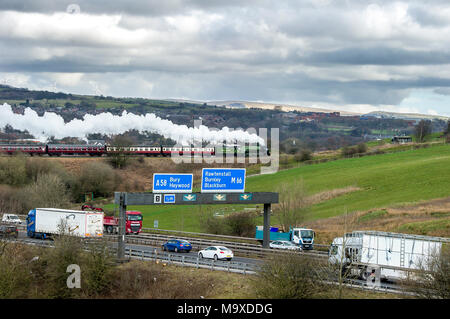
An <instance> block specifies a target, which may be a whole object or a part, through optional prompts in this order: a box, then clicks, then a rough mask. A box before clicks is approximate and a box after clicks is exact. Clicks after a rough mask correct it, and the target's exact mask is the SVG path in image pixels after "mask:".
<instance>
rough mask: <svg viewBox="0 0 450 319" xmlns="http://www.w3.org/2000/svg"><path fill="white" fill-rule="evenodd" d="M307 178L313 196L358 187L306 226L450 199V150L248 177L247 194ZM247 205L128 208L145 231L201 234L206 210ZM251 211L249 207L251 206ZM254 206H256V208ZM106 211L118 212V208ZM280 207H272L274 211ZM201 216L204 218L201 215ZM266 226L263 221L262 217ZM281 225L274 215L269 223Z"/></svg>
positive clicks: (316, 209) (315, 213)
mask: <svg viewBox="0 0 450 319" xmlns="http://www.w3.org/2000/svg"><path fill="white" fill-rule="evenodd" d="M299 179H303V182H304V184H305V186H306V189H307V191H308V194H309V195H313V194H317V193H319V192H325V191H331V190H335V189H342V188H346V187H354V188H357V190H356V191H353V192H349V193H346V194H344V195H341V196H338V197H335V198H333V199H331V200H326V201H323V202H320V203H317V204H315V205H313V206H312V209H311V212H310V213H309V214H308V215H307V216H305V218H306V221H310V222H312V221H315V220H319V219H325V218H330V217H334V216H340V215H343V214H345V213H349V214H350V213H355V212H364V211H368V210H373V209H381V208H386V207H390V206H395V205H409V204H411V205H412V204H414V203H419V202H423V201H427V200H431V199H434V198H445V197H448V196H450V145H437V146H433V147H429V148H423V149H418V150H408V151H404V152H399V153H392V154H382V155H376V156H367V157H362V158H350V159H341V160H337V161H332V162H327V163H321V164H314V165H305V166H301V167H298V168H294V169H289V170H283V171H279V172H278V173H276V174H272V175H259V176H252V177H248V178H247V181H246V191H247V192H263V191H277V187H278V185H280V184H281V183H293V182H294V181H295V180H299ZM243 207H245V206H233V207H230V206H229V207H223V206H216V205H210V206H207V205H205V206H202V207H195V206H129V207H128V209H130V210H131V209H135V210H140V211H141V212H142V213H143V214H144V227H150V228H151V227H153V222H154V220H158V222H159V228H161V229H171V230H184V231H194V232H201V231H202V229H201V227H200V218H202V216H203V215H202V214H204V212H205V211H208V210H212V211H213V212H224V213H225V214H226V213H229V212H232V211H233V209H234V210H235V211H238V210H242V209H243ZM247 207H248V206H247ZM252 207H254V206H252ZM106 208H108V209H114V205H112V204H110V205H107V206H106ZM275 208H276V207H274V209H275ZM257 209H258V210H262V207H261V206H260V207H257ZM202 212H203V213H202ZM260 219H261V223H262V217H260ZM276 223H277V219H276V214H274V215H272V217H271V224H272V225H275V224H276Z"/></svg>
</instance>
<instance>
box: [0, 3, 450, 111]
mask: <svg viewBox="0 0 450 319" xmlns="http://www.w3.org/2000/svg"><path fill="white" fill-rule="evenodd" d="M0 84H9V85H13V86H19V87H27V88H30V89H45V90H50V91H62V92H68V93H80V94H103V95H112V96H132V97H148V98H184V99H193V100H202V101H211V100H249V101H264V102H277V103H286V104H297V105H302V106H314V107H326V108H332V109H341V110H348V111H359V112H370V111H374V110H388V111H396V112H416V113H417V112H420V113H424V114H440V115H447V116H450V1H448V0H409V1H406V0H405V1H390V0H373V1H365V0H303V1H302V0H297V1H294V0H283V1H273V0H247V1H245V0H164V1H161V0H134V1H128V0H114V1H110V0H98V1H96V0H69V1H61V0H56V1H55V0H0Z"/></svg>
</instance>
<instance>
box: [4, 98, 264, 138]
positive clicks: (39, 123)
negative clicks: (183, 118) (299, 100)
mask: <svg viewBox="0 0 450 319" xmlns="http://www.w3.org/2000/svg"><path fill="white" fill-rule="evenodd" d="M6 125H11V126H12V127H13V128H15V129H18V130H27V131H28V132H29V133H30V134H32V135H33V136H34V137H35V138H37V139H39V140H40V141H42V142H45V141H46V140H47V138H49V137H51V136H54V137H55V138H58V139H61V138H64V137H77V138H81V139H85V138H86V136H87V135H88V134H91V133H101V134H106V135H111V134H121V133H124V132H126V131H128V130H131V129H135V130H138V131H140V132H144V131H148V132H151V133H158V134H160V135H162V136H164V137H165V138H171V139H173V140H175V141H176V142H177V143H180V144H190V143H191V142H192V141H194V142H201V141H202V140H203V141H206V142H210V143H222V141H224V140H226V141H227V142H228V143H230V142H234V141H235V140H236V141H237V142H249V143H256V142H259V143H260V144H261V145H263V144H264V140H263V139H262V138H261V137H259V136H258V135H256V134H251V133H249V132H246V131H243V130H231V129H229V128H228V127H224V128H222V129H221V130H210V129H209V128H208V127H206V126H204V125H200V126H199V127H188V126H187V125H178V124H174V123H172V122H171V121H169V120H164V119H161V118H160V117H157V116H156V115H155V114H151V113H147V114H145V115H136V114H132V113H128V112H127V111H123V113H122V115H121V116H118V115H113V114H111V113H101V114H98V115H91V114H86V115H85V116H84V117H83V119H82V120H79V119H74V120H72V121H70V122H68V123H64V119H63V118H62V117H61V116H59V115H58V114H56V113H52V112H45V113H44V115H43V116H39V115H38V114H37V113H36V111H34V110H32V109H31V108H26V109H25V111H24V114H23V115H22V114H16V113H14V112H13V111H12V108H11V106H10V105H9V104H6V103H4V104H3V105H0V128H3V127H5V126H6Z"/></svg>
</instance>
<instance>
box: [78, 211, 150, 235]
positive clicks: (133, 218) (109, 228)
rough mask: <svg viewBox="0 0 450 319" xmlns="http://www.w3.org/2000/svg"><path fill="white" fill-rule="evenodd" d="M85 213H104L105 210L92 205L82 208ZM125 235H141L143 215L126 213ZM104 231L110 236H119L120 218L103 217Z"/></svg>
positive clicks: (134, 212)
mask: <svg viewBox="0 0 450 319" xmlns="http://www.w3.org/2000/svg"><path fill="white" fill-rule="evenodd" d="M81 210H83V211H88V210H89V211H94V212H102V213H104V210H103V208H100V207H94V206H91V205H83V206H81ZM125 215H126V221H125V233H126V234H127V235H128V234H139V233H140V232H141V231H142V219H143V218H142V213H141V212H139V211H130V210H127V211H126V212H125ZM103 231H104V232H105V233H108V234H118V233H119V218H117V217H114V216H106V215H105V216H104V217H103Z"/></svg>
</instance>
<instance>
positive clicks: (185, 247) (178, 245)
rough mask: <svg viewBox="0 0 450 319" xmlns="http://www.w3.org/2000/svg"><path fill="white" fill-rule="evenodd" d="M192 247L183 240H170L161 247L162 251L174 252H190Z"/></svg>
mask: <svg viewBox="0 0 450 319" xmlns="http://www.w3.org/2000/svg"><path fill="white" fill-rule="evenodd" d="M191 249H192V245H191V243H190V242H188V241H186V240H183V239H170V240H168V241H167V242H166V243H165V244H163V245H162V250H164V251H166V250H168V251H174V252H176V253H177V252H181V251H185V252H190V251H191Z"/></svg>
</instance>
